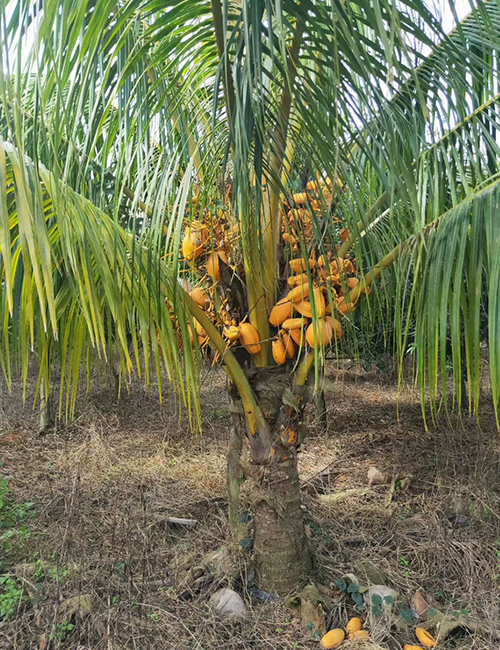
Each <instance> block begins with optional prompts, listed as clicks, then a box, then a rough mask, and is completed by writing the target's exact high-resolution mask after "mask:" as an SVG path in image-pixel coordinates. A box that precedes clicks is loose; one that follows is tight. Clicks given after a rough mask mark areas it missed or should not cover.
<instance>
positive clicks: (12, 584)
mask: <svg viewBox="0 0 500 650" xmlns="http://www.w3.org/2000/svg"><path fill="white" fill-rule="evenodd" d="M26 600H28V597H27V596H26V595H25V593H24V590H23V586H22V583H21V581H20V580H18V579H17V578H15V577H12V576H10V575H8V574H7V575H0V620H6V619H8V618H11V617H12V616H14V614H15V613H16V612H17V610H18V608H19V606H20V605H21V603H22V602H24V601H26Z"/></svg>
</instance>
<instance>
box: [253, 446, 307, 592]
mask: <svg viewBox="0 0 500 650" xmlns="http://www.w3.org/2000/svg"><path fill="white" fill-rule="evenodd" d="M252 478H253V479H254V480H255V481H256V482H257V487H256V494H255V498H254V504H253V508H252V510H253V514H254V522H255V535H254V557H255V565H256V568H257V572H258V576H259V585H260V587H261V588H262V589H264V590H265V591H270V592H276V593H280V594H286V593H289V592H291V591H293V590H294V589H296V588H297V587H298V586H299V585H300V584H301V582H303V581H304V580H306V579H307V578H308V576H309V574H310V572H311V568H312V560H311V552H310V549H309V544H308V542H307V537H306V534H305V528H304V520H303V513H302V508H301V501H300V484H299V475H298V471H297V457H296V454H295V453H292V454H291V456H290V458H289V459H287V460H285V461H282V462H279V463H276V464H270V465H266V466H258V467H255V471H254V475H253V477H252Z"/></svg>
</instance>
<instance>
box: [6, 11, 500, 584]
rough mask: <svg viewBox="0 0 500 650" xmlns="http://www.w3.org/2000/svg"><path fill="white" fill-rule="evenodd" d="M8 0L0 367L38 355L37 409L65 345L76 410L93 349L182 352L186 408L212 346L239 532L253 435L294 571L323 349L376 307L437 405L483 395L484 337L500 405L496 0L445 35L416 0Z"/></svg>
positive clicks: (271, 572) (93, 363)
mask: <svg viewBox="0 0 500 650" xmlns="http://www.w3.org/2000/svg"><path fill="white" fill-rule="evenodd" d="M2 6H3V9H2V13H1V15H0V25H1V29H2V34H3V45H2V47H1V48H0V57H1V65H0V70H1V77H0V97H1V104H0V129H1V131H0V134H1V138H2V139H1V140H0V292H1V294H0V309H1V313H0V341H1V343H0V355H1V356H0V360H1V363H2V368H3V371H4V374H5V377H6V380H7V382H8V383H10V381H11V378H12V376H13V373H14V372H17V371H19V370H20V371H21V373H22V376H23V378H24V380H26V379H27V376H28V363H29V361H30V359H31V358H32V356H33V352H34V353H36V360H37V363H38V368H39V379H38V385H37V394H38V398H39V400H41V401H42V412H43V413H44V414H45V413H46V412H47V408H46V401H47V397H48V389H49V385H50V369H51V366H52V365H56V364H57V366H58V367H59V368H60V376H61V380H60V394H59V396H55V401H56V402H58V408H59V410H60V412H61V413H62V414H64V415H65V416H66V417H69V418H70V417H72V415H73V412H74V406H75V399H76V390H77V386H78V382H79V380H80V375H81V371H82V368H83V369H84V372H85V373H86V374H87V376H90V375H91V374H92V373H93V372H94V371H95V369H96V368H97V367H98V366H99V365H100V364H107V363H109V362H110V360H111V359H112V358H114V357H116V359H118V366H119V375H120V376H121V377H126V376H127V375H128V374H129V373H132V372H138V373H140V374H141V375H142V376H143V377H144V379H145V381H146V382H149V380H150V377H151V376H152V375H153V374H154V375H156V377H157V378H158V382H159V385H160V390H161V386H162V384H161V376H162V375H161V372H162V370H163V369H166V371H167V374H168V377H169V379H170V381H171V382H172V384H173V386H174V388H175V389H176V390H177V391H178V392H179V394H180V395H181V396H182V398H183V400H184V402H185V404H186V406H187V407H188V409H189V412H190V414H191V419H192V424H193V426H194V427H196V426H198V423H199V400H198V395H199V370H200V366H201V363H202V357H203V354H204V352H203V351H204V349H205V348H208V347H209V348H211V350H212V352H211V359H212V360H217V361H219V362H220V363H222V365H223V367H224V369H225V371H226V373H227V375H228V377H229V380H230V386H231V397H232V407H231V410H232V414H233V422H234V431H233V438H232V441H231V445H230V449H229V454H228V488H229V503H230V511H229V520H230V524H231V527H232V531H233V534H234V536H235V540H236V541H239V540H240V539H241V536H242V535H244V534H245V532H244V530H243V529H244V528H245V526H244V525H242V523H241V522H240V519H241V518H240V516H239V510H238V491H239V482H240V473H241V468H240V462H239V459H240V455H241V451H242V449H243V447H244V446H245V445H247V446H248V449H249V455H250V463H249V469H247V472H248V473H249V474H250V477H249V478H251V480H252V485H253V491H254V497H255V498H254V500H253V504H254V506H253V513H252V514H253V519H254V539H253V548H254V555H255V560H256V565H257V567H258V570H259V577H260V582H261V584H262V587H263V588H265V589H269V590H275V591H279V592H287V591H289V590H290V589H291V588H293V587H294V586H295V585H296V584H297V583H298V582H300V580H302V578H304V577H306V576H307V575H308V573H309V571H310V568H311V557H310V553H309V550H308V545H307V542H306V538H305V532H304V526H303V521H302V511H301V507H300V491H299V480H298V473H297V450H298V446H299V444H300V441H301V440H302V438H303V435H304V426H303V422H302V419H303V412H304V406H305V395H306V393H305V391H304V386H305V383H306V380H307V378H308V377H309V376H310V377H311V378H312V379H313V380H314V381H315V382H316V384H317V385H319V384H320V379H321V374H322V372H323V369H324V361H325V355H326V354H333V355H337V354H339V353H341V352H342V349H343V348H344V346H347V347H348V348H349V350H351V351H356V346H359V345H362V343H361V342H362V341H363V340H370V337H372V336H374V332H376V331H377V330H378V331H379V332H380V328H383V327H385V328H386V330H385V333H386V335H387V339H386V342H389V344H390V345H394V346H395V352H397V353H398V355H399V358H400V359H402V357H403V355H404V352H405V351H406V350H407V349H408V346H409V345H410V344H411V346H412V349H413V351H414V359H415V364H414V369H415V377H416V380H417V381H418V383H419V386H420V388H421V390H422V396H423V397H422V399H423V400H424V390H427V391H428V392H427V395H428V396H429V398H430V405H431V410H432V412H433V413H435V412H436V409H437V408H438V407H439V406H440V405H441V404H442V401H443V400H444V401H445V403H447V404H451V403H452V401H453V402H454V403H455V404H456V405H458V406H459V407H460V406H461V405H462V404H463V403H464V402H465V401H468V406H469V408H470V409H471V410H473V411H475V412H477V409H478V403H479V386H480V352H481V342H482V340H484V339H487V341H488V349H489V355H490V368H491V386H492V395H493V400H494V404H495V408H497V406H498V401H499V393H498V391H499V386H500V381H499V380H500V318H499V302H498V301H499V299H500V255H499V254H498V251H499V250H500V220H499V218H498V214H499V200H500V177H499V175H498V171H499V168H498V164H499V139H498V135H497V128H498V120H499V113H498V111H499V102H498V100H499V97H500V95H499V77H498V74H499V73H498V69H499V66H498V51H499V46H500V29H499V28H500V9H499V7H498V4H497V3H496V2H495V1H494V0H487V1H485V2H482V3H480V4H478V5H477V6H475V7H473V8H472V12H471V13H470V14H469V15H468V16H467V17H466V18H465V19H464V20H462V22H460V23H459V24H458V25H457V27H456V28H455V30H454V31H453V32H452V33H451V34H449V35H445V34H444V33H443V31H442V28H441V23H440V21H439V20H438V18H437V17H436V16H435V15H433V13H432V12H431V11H430V9H429V8H428V6H427V5H426V3H425V2H424V1H423V0H402V1H400V2H397V3H395V2H393V1H392V0H379V1H378V2H372V1H370V0H354V1H352V2H349V3H345V2H340V1H339V2H337V1H336V0H333V1H332V2H328V3H327V2H323V1H321V0H300V1H299V0H281V1H280V2H278V1H275V0H234V1H233V0H225V1H223V2H221V0H197V1H196V2H193V1H192V0H162V1H161V2H158V1H157V0H119V1H117V0H99V1H97V0H85V1H82V2H77V3H75V2H71V1H69V0H43V1H39V0H36V1H33V0H7V1H6V2H4V3H3V5H2ZM450 10H451V11H454V5H453V3H451V4H450ZM379 336H384V334H382V335H380V334H379ZM464 377H466V382H467V385H468V391H467V395H465V394H464V388H463V386H464ZM450 379H451V381H450ZM450 390H451V391H452V393H453V400H451V399H447V394H448V392H449V391H450Z"/></svg>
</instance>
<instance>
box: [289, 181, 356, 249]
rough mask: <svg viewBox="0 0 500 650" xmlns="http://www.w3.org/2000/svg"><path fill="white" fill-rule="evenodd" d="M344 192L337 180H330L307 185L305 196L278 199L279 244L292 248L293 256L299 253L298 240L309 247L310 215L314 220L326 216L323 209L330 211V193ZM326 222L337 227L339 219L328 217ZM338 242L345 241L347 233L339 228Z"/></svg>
mask: <svg viewBox="0 0 500 650" xmlns="http://www.w3.org/2000/svg"><path fill="white" fill-rule="evenodd" d="M343 191H345V186H344V185H343V184H342V181H341V180H340V179H338V178H337V179H336V180H335V181H332V180H331V179H330V178H327V179H326V180H324V181H323V180H321V179H320V178H319V177H318V180H317V181H309V183H307V186H306V191H305V192H296V193H295V194H293V195H292V196H291V197H290V199H288V200H287V199H285V195H281V208H280V210H281V223H282V226H283V233H282V238H283V243H284V244H285V245H289V246H291V247H292V250H293V251H294V252H298V250H299V242H300V240H302V241H306V242H307V243H310V242H311V241H312V239H313V236H314V231H313V221H312V217H313V215H316V216H317V217H319V216H321V215H322V214H324V213H325V212H326V210H325V208H326V207H328V208H330V207H331V204H332V197H333V195H334V193H338V192H343ZM329 218H330V219H333V221H335V222H337V223H339V222H340V219H339V218H338V217H336V216H334V215H330V217H329ZM341 238H342V239H345V238H347V233H346V231H345V230H344V228H342V230H341Z"/></svg>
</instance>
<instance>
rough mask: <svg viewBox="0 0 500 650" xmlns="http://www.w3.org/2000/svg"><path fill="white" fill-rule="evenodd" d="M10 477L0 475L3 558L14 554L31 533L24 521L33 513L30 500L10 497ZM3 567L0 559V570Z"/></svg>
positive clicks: (0, 547) (0, 536)
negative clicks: (19, 501)
mask: <svg viewBox="0 0 500 650" xmlns="http://www.w3.org/2000/svg"><path fill="white" fill-rule="evenodd" d="M9 480H10V477H8V476H2V475H0V550H1V551H2V553H1V555H2V557H3V558H9V557H10V556H13V555H15V554H16V553H17V552H18V551H19V549H20V548H21V547H22V544H23V542H25V541H26V540H28V539H29V537H30V535H31V530H30V528H29V527H28V526H27V525H26V521H27V520H28V519H29V518H30V517H32V516H33V515H34V513H35V504H34V503H33V502H32V501H25V502H24V503H14V502H13V501H12V500H11V498H10V489H9ZM2 568H3V564H2V561H0V571H1V570H2Z"/></svg>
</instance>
